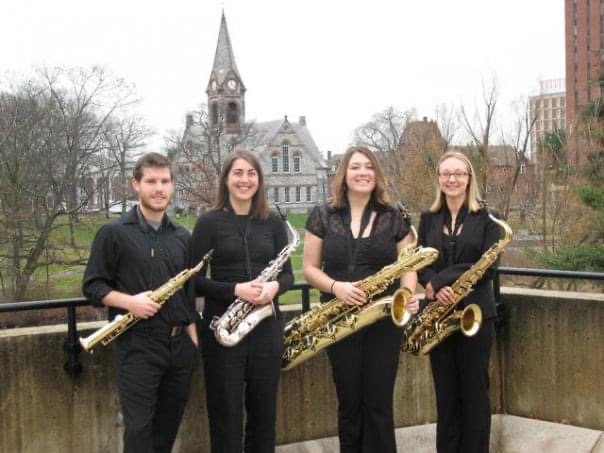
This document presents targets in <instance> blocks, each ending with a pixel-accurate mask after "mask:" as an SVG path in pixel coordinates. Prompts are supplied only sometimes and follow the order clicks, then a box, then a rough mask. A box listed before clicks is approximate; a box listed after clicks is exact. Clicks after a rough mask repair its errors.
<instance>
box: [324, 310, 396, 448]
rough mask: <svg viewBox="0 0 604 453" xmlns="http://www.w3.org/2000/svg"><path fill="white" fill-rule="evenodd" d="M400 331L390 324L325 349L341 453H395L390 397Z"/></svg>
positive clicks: (386, 321)
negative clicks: (333, 391)
mask: <svg viewBox="0 0 604 453" xmlns="http://www.w3.org/2000/svg"><path fill="white" fill-rule="evenodd" d="M401 340H402V330H401V329H400V328H398V327H396V326H395V325H394V324H393V323H392V321H391V320H390V319H383V320H380V321H378V322H376V323H375V324H373V325H371V326H368V327H366V328H364V329H362V330H360V331H359V332H357V333H355V334H353V335H351V336H349V337H347V338H345V339H344V340H342V341H340V342H338V343H336V344H334V345H332V346H330V347H329V348H328V350H327V353H328V356H329V360H330V362H331V368H332V373H333V381H334V383H335V386H336V393H337V397H338V436H339V439H340V452H341V453H359V452H363V453H376V452H380V453H395V452H396V441H395V437H394V420H393V409H392V404H393V403H392V397H393V392H394V382H395V380H396V372H397V370H398V362H399V355H400V347H401Z"/></svg>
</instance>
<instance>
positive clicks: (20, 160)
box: [0, 67, 133, 300]
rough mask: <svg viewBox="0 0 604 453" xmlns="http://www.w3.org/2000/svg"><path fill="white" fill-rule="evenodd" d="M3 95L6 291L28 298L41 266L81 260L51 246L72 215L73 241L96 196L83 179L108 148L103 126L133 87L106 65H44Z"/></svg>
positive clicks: (0, 145) (0, 164) (0, 162)
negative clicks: (81, 216)
mask: <svg viewBox="0 0 604 453" xmlns="http://www.w3.org/2000/svg"><path fill="white" fill-rule="evenodd" d="M5 85H6V86H8V88H7V89H6V90H5V91H4V92H3V93H2V94H0V211H1V213H2V215H1V217H0V231H2V236H1V239H2V243H1V244H0V255H1V256H2V261H1V262H3V263H4V264H6V265H7V267H6V269H4V270H3V273H2V274H3V281H4V282H7V280H10V283H6V289H7V292H8V293H9V295H10V296H11V297H13V298H14V299H16V300H22V299H24V298H25V296H26V294H27V289H28V286H29V284H30V282H31V279H32V277H33V276H34V273H35V272H36V270H37V269H39V268H40V267H43V266H46V265H47V264H49V263H50V262H53V263H63V264H77V263H82V262H83V260H84V257H83V256H81V255H79V254H78V249H77V247H74V248H73V250H72V253H68V251H67V250H66V248H65V246H64V245H62V246H57V247H56V248H53V244H52V243H51V241H50V238H51V233H52V232H53V231H54V230H55V229H56V228H58V227H59V226H60V222H57V220H58V219H59V218H60V217H61V216H67V218H68V225H69V226H70V228H71V234H70V237H71V241H70V242H71V243H72V245H74V246H75V245H76V244H75V240H74V234H73V224H74V222H75V221H76V220H77V217H76V215H77V213H78V212H79V211H80V210H81V209H82V207H83V206H84V205H85V204H86V203H87V202H88V198H89V197H90V196H91V194H90V193H89V185H87V184H85V181H86V180H87V179H88V178H89V177H90V175H91V174H92V173H93V172H94V170H93V169H92V168H91V164H92V162H93V157H94V156H95V155H96V154H98V153H99V152H100V151H101V150H102V149H103V148H104V137H103V133H102V131H103V127H104V125H105V124H106V123H107V122H108V121H109V120H110V118H111V117H112V115H113V113H114V111H115V110H116V109H117V108H118V107H123V106H126V105H129V104H130V103H131V102H132V101H133V96H132V93H133V91H132V88H131V87H130V86H128V85H127V84H126V83H125V82H124V81H123V80H121V79H118V78H115V77H113V76H111V75H109V74H108V73H107V72H106V71H105V70H103V69H102V68H100V67H91V68H87V69H82V68H55V69H52V70H51V69H48V68H42V69H39V70H38V71H37V72H36V76H34V77H32V78H31V79H29V80H24V81H19V80H9V81H8V83H6V84H5Z"/></svg>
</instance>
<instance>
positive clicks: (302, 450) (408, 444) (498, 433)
mask: <svg viewBox="0 0 604 453" xmlns="http://www.w3.org/2000/svg"><path fill="white" fill-rule="evenodd" d="M396 444H397V447H398V451H400V452H405V451H412V452H414V453H432V452H434V451H435V445H436V425H435V424H434V423H430V424H427V425H421V426H411V427H407V428H399V429H397V430H396ZM276 451H277V453H338V451H339V445H338V438H337V437H328V438H325V439H316V440H312V441H307V442H300V443H296V444H289V445H281V446H279V447H277V450H276ZM491 452H492V453H568V452H573V453H604V433H603V432H602V431H597V430H593V429H587V428H580V427H577V426H570V425H564V424H561V423H551V422H544V421H540V420H533V419H530V418H523V417H515V416H513V415H493V418H492V429H491Z"/></svg>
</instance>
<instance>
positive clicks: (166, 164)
mask: <svg viewBox="0 0 604 453" xmlns="http://www.w3.org/2000/svg"><path fill="white" fill-rule="evenodd" d="M145 168H169V169H170V179H171V180H172V181H174V172H173V171H172V162H170V159H168V158H167V157H166V156H164V155H163V154H159V153H147V154H144V155H142V156H141V157H139V158H138V160H137V161H136V163H135V164H134V169H133V170H132V177H133V178H134V179H135V180H136V181H140V180H141V178H142V177H143V172H144V170H145Z"/></svg>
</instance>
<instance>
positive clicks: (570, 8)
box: [564, 0, 604, 163]
mask: <svg viewBox="0 0 604 453" xmlns="http://www.w3.org/2000/svg"><path fill="white" fill-rule="evenodd" d="M564 15H565V22H566V33H565V34H566V39H565V41H566V123H567V124H568V127H569V129H570V130H571V131H572V129H573V128H574V127H575V123H576V119H577V115H578V113H579V111H580V109H581V108H582V107H584V106H586V105H587V104H589V103H590V102H591V101H593V100H594V99H596V98H598V97H600V96H602V94H603V90H602V86H601V85H600V84H599V83H598V79H599V77H600V76H601V75H602V72H603V70H602V68H603V66H604V53H603V49H604V1H602V0H598V1H596V0H565V11H564ZM572 148H573V147H572V146H571V156H570V158H571V161H573V162H575V163H576V162H578V156H576V152H575V153H573V152H572Z"/></svg>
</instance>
